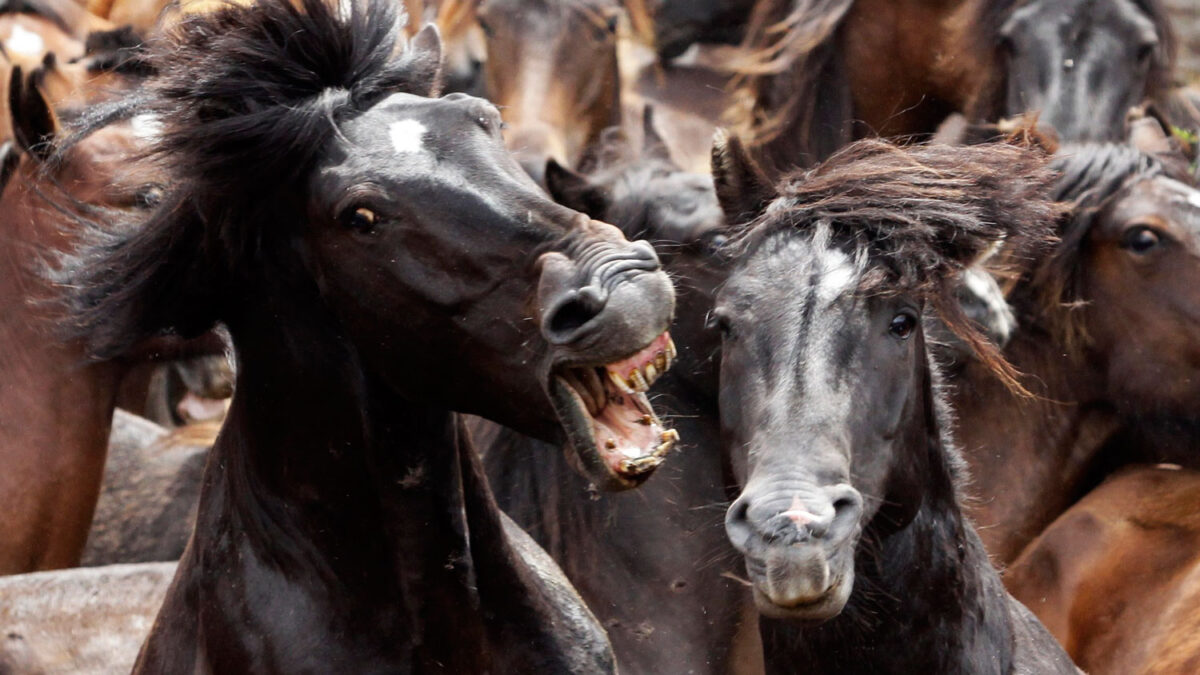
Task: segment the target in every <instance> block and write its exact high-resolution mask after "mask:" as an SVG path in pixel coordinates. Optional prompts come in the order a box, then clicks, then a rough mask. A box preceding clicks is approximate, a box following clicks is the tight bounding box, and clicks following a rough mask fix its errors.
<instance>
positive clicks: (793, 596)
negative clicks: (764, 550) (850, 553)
mask: <svg viewBox="0 0 1200 675" xmlns="http://www.w3.org/2000/svg"><path fill="white" fill-rule="evenodd" d="M788 548H789V549H795V548H806V547H803V546H801V547H795V546H789V547H788ZM814 553H816V554H817V555H813V554H814ZM837 557H838V556H834V557H833V558H829V559H827V558H826V556H825V555H824V554H823V553H821V552H818V551H805V552H803V553H801V554H799V555H797V554H796V553H794V552H792V551H780V552H779V554H778V555H772V554H768V556H767V560H766V562H765V563H760V564H757V565H756V564H754V563H750V564H748V565H747V569H748V570H749V571H750V577H751V581H752V583H753V589H754V604H755V605H756V606H757V607H758V611H759V613H760V614H762V615H763V616H766V617H768V618H772V619H787V620H789V621H800V622H804V623H810V624H818V623H822V622H824V621H828V620H830V619H832V618H834V617H835V616H837V615H838V614H840V613H841V611H842V609H843V608H845V606H846V602H847V601H848V600H849V599H850V592H851V590H853V588H854V564H853V559H851V561H850V562H849V564H846V565H843V564H839V561H838V560H837V559H836V558H837Z"/></svg>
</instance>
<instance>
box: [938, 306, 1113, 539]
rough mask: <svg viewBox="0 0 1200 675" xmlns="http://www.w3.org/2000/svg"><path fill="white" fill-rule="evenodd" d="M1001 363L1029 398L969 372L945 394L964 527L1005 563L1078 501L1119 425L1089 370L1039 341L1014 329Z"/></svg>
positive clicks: (982, 373) (975, 368)
mask: <svg viewBox="0 0 1200 675" xmlns="http://www.w3.org/2000/svg"><path fill="white" fill-rule="evenodd" d="M1004 353H1005V357H1006V358H1007V359H1008V360H1009V362H1010V363H1012V365H1013V366H1014V367H1016V369H1017V370H1018V371H1019V372H1021V373H1023V374H1024V378H1023V379H1022V382H1024V383H1026V386H1027V387H1028V388H1029V389H1030V391H1031V392H1032V393H1033V394H1034V396H1033V397H1023V396H1019V395H1017V394H1014V393H1013V392H1011V391H1009V390H1008V389H1006V388H1005V386H1004V385H1003V384H1002V383H1001V382H999V380H998V379H997V378H996V377H994V376H993V375H992V374H991V373H990V372H988V371H987V369H986V368H985V367H983V366H982V365H981V364H978V363H971V364H969V365H968V366H967V367H966V368H965V369H964V371H963V372H962V373H960V374H959V375H958V376H957V377H956V378H955V381H954V382H953V385H954V386H953V387H952V388H951V391H952V392H953V397H954V400H953V408H954V410H955V411H956V416H957V417H958V419H959V423H958V427H957V429H956V434H957V436H958V438H959V440H960V441H961V445H962V447H963V450H964V453H965V455H966V457H967V459H968V461H969V463H970V465H971V472H972V474H973V477H974V480H973V484H972V488H973V491H974V493H975V494H974V495H973V496H974V497H976V500H975V501H974V502H972V504H971V508H972V518H973V519H974V520H975V522H977V523H979V524H980V525H981V526H983V529H982V530H981V535H982V536H983V539H984V542H985V543H986V544H987V548H988V551H989V552H990V553H991V554H992V555H993V556H995V557H996V558H997V559H998V560H999V561H1001V562H1008V561H1011V560H1013V559H1014V558H1015V557H1016V555H1017V554H1018V553H1020V550H1021V549H1022V548H1023V547H1024V545H1025V544H1026V543H1028V541H1029V540H1031V539H1032V538H1033V537H1034V536H1036V534H1037V533H1038V532H1040V531H1041V530H1042V529H1043V528H1044V526H1045V525H1047V524H1049V522H1050V520H1052V519H1053V518H1054V517H1055V516H1057V515H1058V513H1061V512H1062V511H1063V510H1064V509H1065V508H1066V507H1067V505H1069V504H1070V503H1071V502H1072V501H1073V500H1074V498H1075V497H1076V496H1078V495H1076V492H1077V491H1078V489H1079V487H1080V486H1081V485H1082V483H1083V482H1084V481H1085V480H1086V478H1087V475H1088V472H1089V471H1090V469H1091V468H1092V465H1093V462H1094V461H1095V460H1097V455H1098V454H1099V453H1100V450H1101V449H1102V448H1103V446H1104V444H1105V442H1106V441H1107V440H1108V439H1109V438H1110V437H1111V436H1112V434H1113V433H1114V432H1115V431H1116V429H1117V425H1118V420H1117V417H1116V412H1115V409H1114V407H1113V405H1112V403H1111V402H1110V401H1108V400H1107V398H1106V395H1105V391H1104V388H1103V385H1102V382H1101V381H1100V380H1099V378H1098V376H1097V374H1096V373H1095V369H1094V368H1093V367H1090V366H1089V365H1088V363H1087V362H1086V360H1085V359H1084V357H1065V356H1064V355H1063V349H1062V348H1061V346H1060V345H1059V343H1058V341H1056V340H1054V339H1053V338H1051V337H1050V336H1049V335H1047V334H1046V333H1045V332H1043V331H1041V330H1039V329H1037V328H1036V327H1034V326H1029V327H1024V328H1022V329H1021V330H1019V331H1018V332H1017V334H1016V335H1014V336H1013V340H1012V342H1011V343H1010V344H1009V345H1008V346H1007V347H1006V348H1005V351H1004Z"/></svg>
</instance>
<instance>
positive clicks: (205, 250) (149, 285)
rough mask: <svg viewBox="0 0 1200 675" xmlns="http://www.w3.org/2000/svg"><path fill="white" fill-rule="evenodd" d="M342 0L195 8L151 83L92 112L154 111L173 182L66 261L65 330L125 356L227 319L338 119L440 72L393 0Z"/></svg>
mask: <svg viewBox="0 0 1200 675" xmlns="http://www.w3.org/2000/svg"><path fill="white" fill-rule="evenodd" d="M347 5H348V7H347V8H346V9H344V10H339V9H338V6H337V4H329V3H326V2H323V1H322V0H300V1H299V2H298V3H295V4H292V3H284V2H280V3H259V4H256V5H254V6H253V7H251V8H246V7H237V6H233V5H230V6H228V7H222V8H220V9H218V10H216V11H215V12H212V13H209V14H200V15H191V16H186V17H184V18H183V19H182V20H181V21H180V23H179V24H178V25H177V26H176V27H174V28H173V29H172V31H171V32H170V33H169V34H168V35H167V36H166V38H165V39H164V40H162V41H160V42H159V43H158V44H156V45H154V46H153V47H152V50H151V54H150V62H151V67H153V68H155V69H156V71H157V72H158V73H159V75H158V76H157V77H155V78H153V79H151V80H150V81H149V82H148V83H147V85H146V93H145V94H144V95H143V96H140V97H138V99H137V100H136V101H135V102H134V103H133V104H131V105H127V106H125V107H124V108H122V109H120V110H119V111H117V113H116V114H107V115H104V114H101V115H99V116H98V122H96V123H95V124H97V125H102V124H105V123H107V122H109V121H112V118H114V117H130V116H133V115H135V114H148V115H153V116H155V117H156V118H157V120H158V122H159V124H160V125H161V135H160V136H159V138H158V139H157V142H156V143H155V144H154V145H153V147H152V149H151V152H150V155H151V158H150V159H151V160H153V161H158V162H160V163H161V164H163V165H164V168H165V170H166V173H167V176H168V185H167V186H166V191H165V195H164V198H163V200H162V203H161V205H160V206H159V207H158V208H157V209H156V211H155V212H154V213H153V214H152V215H151V216H150V217H149V219H148V220H147V222H144V223H140V222H139V223H116V224H114V223H106V224H104V225H103V226H102V227H97V228H93V229H94V230H96V235H97V237H96V238H97V242H96V243H94V244H93V246H91V247H90V248H88V249H86V250H84V251H82V252H81V253H80V254H79V261H78V262H79V264H78V265H77V266H76V267H78V268H79V270H78V272H77V273H76V274H77V276H73V277H72V276H70V272H68V279H67V281H68V283H69V285H70V286H71V287H72V288H73V289H74V291H73V296H72V297H71V298H70V302H71V303H72V304H73V308H72V309H73V310H74V314H75V316H76V323H75V325H73V326H71V327H70V330H71V332H72V333H74V335H76V336H78V337H83V338H85V339H87V340H88V341H89V343H90V350H91V353H92V354H93V355H94V356H96V357H100V358H108V357H114V356H119V355H120V354H122V353H123V352H124V351H126V350H127V349H128V348H129V347H130V346H131V345H133V344H135V343H137V342H139V341H141V340H142V339H144V338H146V337H149V336H152V335H154V334H156V333H159V332H161V331H164V330H174V331H177V332H179V333H181V334H183V335H195V334H198V333H200V332H202V331H203V330H205V329H207V328H208V327H210V326H211V325H212V324H213V323H214V322H215V321H217V320H218V319H220V318H222V317H221V311H222V310H221V303H222V302H223V300H224V299H225V298H227V297H228V296H229V295H230V294H231V293H234V292H235V291H234V290H233V289H235V288H236V284H237V283H238V282H239V281H241V282H245V280H244V279H243V280H239V279H236V278H234V276H233V275H234V273H235V271H238V270H247V269H254V268H256V267H258V266H260V265H261V264H262V261H261V257H262V256H263V255H264V251H269V250H271V249H273V248H277V247H272V246H268V245H265V244H264V242H265V240H267V239H268V238H270V237H277V236H280V235H281V234H284V233H286V232H287V230H288V228H290V227H294V223H296V222H300V221H301V220H302V218H301V217H300V216H301V215H302V214H301V213H299V211H298V209H302V208H304V207H303V203H302V202H301V200H300V199H298V198H297V197H296V195H299V194H303V190H302V189H300V186H299V185H298V181H300V180H301V179H302V177H303V176H305V175H306V174H307V173H308V172H309V171H310V170H311V168H312V166H313V163H314V162H315V160H316V159H317V157H318V153H320V152H322V150H323V149H324V148H325V147H326V145H327V141H328V140H329V139H330V138H331V137H333V136H334V135H335V134H336V133H337V125H338V124H339V123H340V122H343V121H345V120H347V119H350V118H351V117H353V116H355V115H357V114H359V113H361V112H363V111H365V110H366V109H368V108H369V107H371V105H373V104H374V103H375V102H377V101H379V100H380V99H382V98H383V97H384V96H386V95H388V94H391V93H394V92H404V91H414V92H415V91H417V90H418V88H419V87H421V86H422V84H424V83H428V82H429V81H430V80H432V78H433V77H434V74H435V73H436V72H437V66H438V64H437V63H433V62H429V61H431V59H427V58H425V59H423V58H421V57H420V56H413V54H420V51H419V50H414V51H409V52H402V51H401V49H400V47H401V45H402V44H403V40H404V37H403V36H404V33H403V31H402V28H403V25H404V21H403V15H402V10H400V9H399V8H398V6H397V5H396V3H394V2H388V1H387V0H365V1H364V2H362V3H347ZM419 93H421V94H422V95H426V94H428V93H429V87H428V86H425V87H424V88H423V89H420V91H419ZM91 130H92V129H85V130H84V132H83V133H87V132H88V131H91ZM148 161H149V160H148ZM114 231H115V232H118V233H117V234H113V232H114ZM96 259H99V262H98V263H97V262H94V261H96ZM83 263H87V264H83Z"/></svg>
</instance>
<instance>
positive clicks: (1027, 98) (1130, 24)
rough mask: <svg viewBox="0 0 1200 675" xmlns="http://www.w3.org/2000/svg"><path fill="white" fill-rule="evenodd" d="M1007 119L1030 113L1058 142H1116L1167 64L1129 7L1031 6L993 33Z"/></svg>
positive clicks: (1049, 1)
mask: <svg viewBox="0 0 1200 675" xmlns="http://www.w3.org/2000/svg"><path fill="white" fill-rule="evenodd" d="M1001 40H1002V42H1001V51H1002V58H1004V59H1007V64H1006V65H1005V66H1003V67H1006V68H1007V73H1008V93H1007V99H1006V110H1005V111H1004V112H1005V114H1007V115H1010V116H1011V115H1019V114H1021V113H1025V112H1036V113H1038V115H1039V117H1038V121H1039V124H1045V125H1048V126H1049V127H1051V128H1053V129H1054V130H1055V131H1056V132H1057V133H1058V134H1059V137H1060V139H1061V140H1063V141H1086V140H1094V141H1104V140H1118V139H1120V138H1121V137H1122V135H1123V133H1124V120H1125V113H1126V112H1127V111H1128V110H1129V109H1130V108H1131V107H1133V106H1135V105H1137V104H1138V103H1140V102H1141V101H1142V100H1143V99H1144V98H1145V97H1146V96H1147V94H1148V93H1149V92H1148V90H1149V88H1150V84H1151V82H1152V80H1153V78H1154V72H1155V70H1156V69H1158V68H1161V67H1162V63H1164V62H1165V61H1166V60H1167V57H1166V55H1165V53H1164V52H1165V47H1164V46H1163V36H1160V35H1159V34H1158V31H1157V29H1156V28H1155V25H1154V22H1153V20H1152V19H1151V17H1149V16H1147V15H1146V13H1145V12H1143V11H1142V10H1141V9H1140V8H1139V7H1138V4H1137V3H1135V2H1134V0H1039V1H1038V2H1033V3H1030V4H1027V5H1025V6H1024V7H1021V8H1020V9H1018V10H1016V11H1015V12H1014V13H1013V15H1012V17H1011V18H1010V20H1009V21H1008V22H1007V23H1006V24H1005V25H1004V26H1003V27H1002V28H1001Z"/></svg>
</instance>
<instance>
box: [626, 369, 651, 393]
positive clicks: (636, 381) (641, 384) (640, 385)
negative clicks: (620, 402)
mask: <svg viewBox="0 0 1200 675" xmlns="http://www.w3.org/2000/svg"><path fill="white" fill-rule="evenodd" d="M629 386H631V387H633V392H638V391H650V385H649V384H647V383H646V378H644V377H642V373H641V371H639V370H637V369H634V370H631V371H629ZM633 392H630V393H633Z"/></svg>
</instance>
